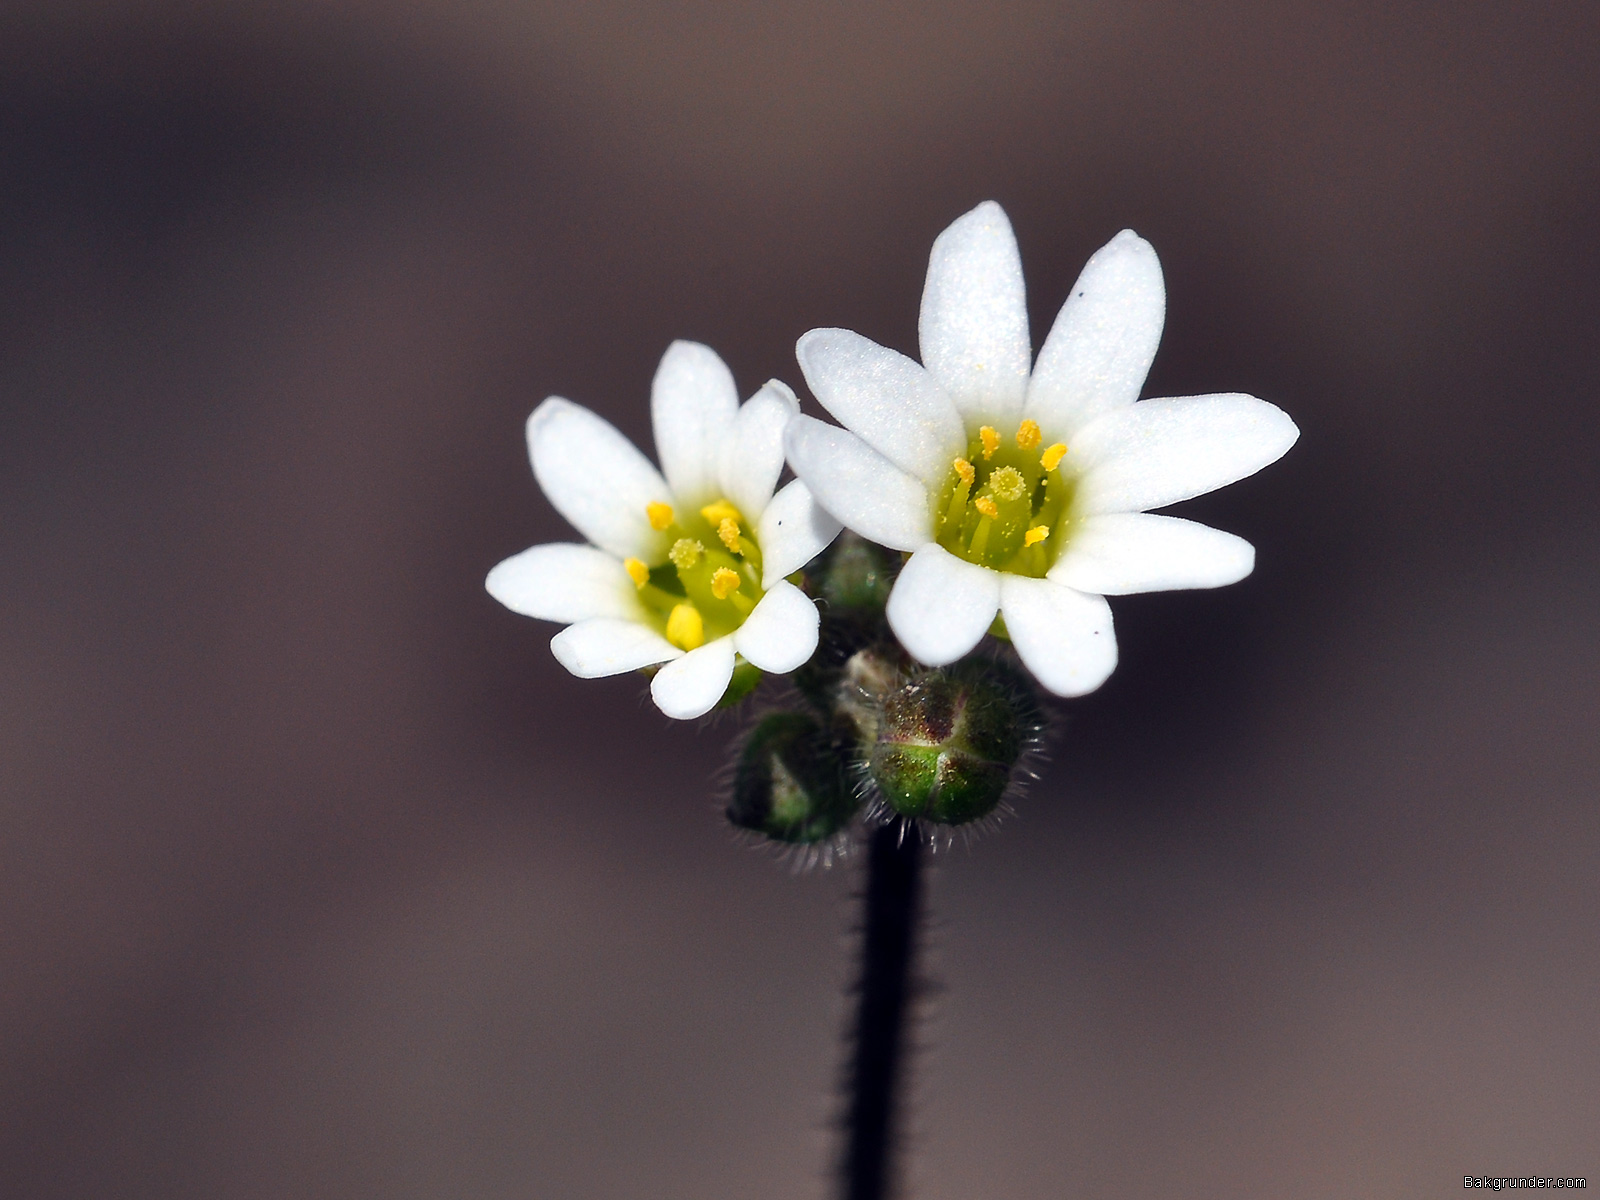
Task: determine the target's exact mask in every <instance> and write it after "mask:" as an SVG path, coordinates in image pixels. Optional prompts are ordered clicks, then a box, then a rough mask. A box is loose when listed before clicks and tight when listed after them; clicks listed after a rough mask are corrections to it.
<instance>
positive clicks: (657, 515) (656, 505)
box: [644, 500, 672, 531]
mask: <svg viewBox="0 0 1600 1200" xmlns="http://www.w3.org/2000/svg"><path fill="white" fill-rule="evenodd" d="M644 515H645V516H646V517H648V518H649V520H650V528H651V529H655V530H658V531H659V530H662V529H665V528H666V527H667V526H668V525H671V524H672V505H670V504H663V503H661V501H659V500H652V501H650V503H649V504H646V505H645V506H644Z"/></svg>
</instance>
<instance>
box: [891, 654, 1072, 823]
mask: <svg viewBox="0 0 1600 1200" xmlns="http://www.w3.org/2000/svg"><path fill="white" fill-rule="evenodd" d="M1041 723H1042V722H1041V716H1040V710H1039V706H1038V703H1037V700H1036V699H1035V697H1034V694H1033V690H1032V687H1031V685H1030V684H1029V683H1028V681H1027V680H1026V679H1024V678H1022V677H1021V676H1019V675H1018V674H1017V672H1015V671H1014V670H1012V669H1011V668H1009V667H1006V666H1004V665H1003V664H1001V663H998V662H989V661H972V662H966V663H962V664H960V665H959V666H957V667H955V668H953V669H951V670H949V671H928V672H925V673H922V674H920V675H918V676H916V677H914V678H913V679H912V680H911V681H910V682H909V683H907V684H905V685H904V686H903V687H901V688H900V689H898V690H897V691H895V692H893V693H891V694H890V695H888V696H887V697H885V699H884V701H883V707H882V716H881V721H880V725H879V728H878V731H877V740H876V742H875V743H874V744H873V746H872V751H871V757H870V768H871V772H872V778H873V781H874V782H875V783H876V784H877V785H878V789H879V790H880V791H881V792H882V793H883V798H884V801H885V802H886V803H887V804H888V805H889V807H890V808H892V809H893V810H894V811H895V812H897V813H899V814H900V815H901V816H906V817H923V818H926V819H927V820H930V821H937V822H939V823H940V824H944V825H963V824H965V823H967V822H968V821H975V820H978V819H979V818H981V817H985V816H987V815H988V814H989V813H991V812H993V811H994V809H995V806H996V805H998V804H999V803H1000V798H1001V796H1002V795H1003V794H1004V793H1005V790H1006V787H1007V785H1008V784H1009V783H1010V781H1011V772H1012V769H1013V768H1014V767H1015V766H1016V764H1017V762H1018V761H1019V760H1020V759H1021V757H1022V755H1023V752H1024V751H1025V750H1026V749H1027V748H1028V746H1029V745H1030V744H1031V743H1032V742H1033V741H1034V739H1036V738H1037V736H1038V734H1039V731H1040V728H1041Z"/></svg>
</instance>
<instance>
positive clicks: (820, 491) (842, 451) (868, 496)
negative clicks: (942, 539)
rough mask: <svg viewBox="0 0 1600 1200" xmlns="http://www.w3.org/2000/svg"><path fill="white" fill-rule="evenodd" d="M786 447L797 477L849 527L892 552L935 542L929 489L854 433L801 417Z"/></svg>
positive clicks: (787, 437) (793, 423) (787, 434)
mask: <svg viewBox="0 0 1600 1200" xmlns="http://www.w3.org/2000/svg"><path fill="white" fill-rule="evenodd" d="M783 442H784V447H785V449H787V450H788V452H789V465H790V466H791V467H793V468H794V473H795V474H796V475H798V476H800V478H801V479H802V480H803V481H804V482H805V485H806V487H808V488H809V489H810V490H811V494H812V495H813V496H815V497H816V502H817V503H818V504H820V505H822V507H823V508H825V509H827V510H828V512H830V513H832V514H833V515H834V516H835V517H836V518H838V519H839V520H840V521H842V522H843V523H844V524H845V526H846V527H847V528H850V529H854V530H855V531H856V532H857V533H859V534H860V535H861V536H862V537H864V538H866V539H868V540H869V541H874V542H877V543H878V544H879V545H881V546H887V547H889V549H891V550H915V549H916V548H917V547H919V546H922V545H925V544H927V543H928V542H931V541H933V513H932V512H931V510H930V507H929V506H930V505H931V504H932V501H931V500H930V499H929V497H928V489H927V488H926V487H924V486H923V485H922V482H921V481H920V480H918V479H916V478H915V477H913V476H911V475H907V474H906V473H905V472H904V471H902V470H900V468H899V467H897V466H895V465H894V464H893V463H892V462H890V461H889V460H888V459H886V458H884V457H883V455H881V454H879V453H878V452H877V451H876V450H874V449H872V447H870V446H868V445H867V444H866V443H865V442H863V441H862V440H861V439H860V438H858V437H856V436H855V435H854V434H852V433H848V432H846V431H845V430H843V429H838V428H835V427H834V426H832V425H825V424H823V423H822V422H821V421H818V420H816V419H815V418H813V417H804V416H801V417H796V418H795V419H794V420H792V421H790V422H789V428H788V429H787V430H785V431H784V435H783ZM773 503H777V500H776V498H774V500H773ZM763 546H765V543H763ZM763 553H765V550H763Z"/></svg>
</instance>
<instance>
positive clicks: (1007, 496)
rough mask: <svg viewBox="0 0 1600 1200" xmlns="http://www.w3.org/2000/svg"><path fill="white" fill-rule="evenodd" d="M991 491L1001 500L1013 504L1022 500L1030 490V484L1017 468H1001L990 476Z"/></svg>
mask: <svg viewBox="0 0 1600 1200" xmlns="http://www.w3.org/2000/svg"><path fill="white" fill-rule="evenodd" d="M989 490H990V491H992V492H993V493H994V494H995V496H996V497H998V498H999V499H1001V500H1004V501H1005V502H1006V503H1007V504H1011V503H1014V502H1015V501H1017V500H1021V499H1022V497H1023V494H1024V493H1025V492H1027V490H1028V483H1027V480H1025V479H1023V478H1022V472H1021V471H1019V470H1017V469H1016V468H1015V467H1001V468H1000V469H999V470H998V471H996V472H995V473H994V474H992V475H990V476H989Z"/></svg>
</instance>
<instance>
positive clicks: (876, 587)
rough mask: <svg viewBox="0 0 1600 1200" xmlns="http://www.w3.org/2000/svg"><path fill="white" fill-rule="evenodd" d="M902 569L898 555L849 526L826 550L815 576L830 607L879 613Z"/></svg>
mask: <svg viewBox="0 0 1600 1200" xmlns="http://www.w3.org/2000/svg"><path fill="white" fill-rule="evenodd" d="M807 573H808V574H812V572H810V571H808V572H807ZM899 573H900V561H899V556H898V555H895V554H891V553H890V552H889V551H887V550H885V549H884V548H883V547H882V546H876V545H874V544H873V543H871V542H869V541H867V540H866V539H865V538H862V537H859V536H857V535H856V534H854V533H850V532H849V531H848V530H847V531H846V532H844V533H842V534H840V535H839V537H838V538H836V539H835V540H834V543H833V545H832V546H830V547H828V549H827V551H826V552H825V553H824V554H823V556H822V560H821V561H820V562H819V563H818V564H817V566H816V568H815V573H814V577H815V579H816V587H817V594H818V596H819V597H820V598H821V599H823V600H825V601H826V602H827V603H828V606H829V607H830V608H832V609H834V610H836V611H860V612H866V613H871V614H874V615H876V614H878V613H881V612H882V611H883V606H884V605H885V604H887V603H888V602H889V589H890V588H891V587H893V586H894V577H895V576H896V575H898V574H899Z"/></svg>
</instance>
